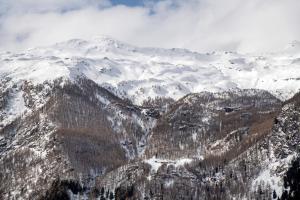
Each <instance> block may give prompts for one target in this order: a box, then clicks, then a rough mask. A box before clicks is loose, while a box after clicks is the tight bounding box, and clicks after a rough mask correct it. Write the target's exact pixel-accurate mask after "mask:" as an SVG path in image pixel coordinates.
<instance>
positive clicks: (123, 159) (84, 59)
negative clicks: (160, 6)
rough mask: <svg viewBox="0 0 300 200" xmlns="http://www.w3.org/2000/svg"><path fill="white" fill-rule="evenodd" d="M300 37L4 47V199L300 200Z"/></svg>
mask: <svg viewBox="0 0 300 200" xmlns="http://www.w3.org/2000/svg"><path fill="white" fill-rule="evenodd" d="M299 89H300V42H297V41H294V42H292V43H291V44H289V45H288V46H287V47H286V48H284V49H283V50H282V51H280V52H274V53H264V54H259V55H255V54H240V53H237V52H210V53H205V54H201V53H197V52H192V51H189V50H186V49H159V48H141V47H135V46H132V45H129V44H126V43H123V42H120V41H117V40H114V39H111V38H109V37H99V38H96V39H93V40H91V41H86V40H80V39H74V40H70V41H66V42H63V43H58V44H55V45H53V46H48V47H38V48H33V49H29V50H26V51H22V52H2V53H0V199H3V200H19V199H25V200H27V199H28V200H61V199H62V200H65V199H66V200H68V199H72V200H73V199H74V200H79V199H101V200H103V199H110V200H113V199H115V200H123V199H124V200H125V199H128V200H136V199H137V200H144V199H145V200H146V199H149V200H152V199H153V200H177V199H178V200H181V199H182V200H198V199H199V200H230V199H235V200H239V199H259V200H260V199H265V200H267V199H270V200H271V199H300V155H299V153H300V152H299V149H300V148H299V147H300V93H299Z"/></svg>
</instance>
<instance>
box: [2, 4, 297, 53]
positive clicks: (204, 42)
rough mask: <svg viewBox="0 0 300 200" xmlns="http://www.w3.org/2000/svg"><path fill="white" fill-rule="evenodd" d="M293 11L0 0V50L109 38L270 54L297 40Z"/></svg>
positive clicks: (273, 7)
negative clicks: (104, 36)
mask: <svg viewBox="0 0 300 200" xmlns="http://www.w3.org/2000/svg"><path fill="white" fill-rule="evenodd" d="M7 2H8V3H7ZM37 2H38V3H37ZM298 8H300V1H298V0H284V1H283V0H251V1H245V0H226V1H224V0H185V1H180V0H163V1H145V4H144V6H136V7H128V6H124V5H117V6H115V5H112V4H111V3H110V2H109V1H108V0H102V1H101V0H40V1H35V0H18V1H17V0H10V1H6V0H0V16H1V17H0V49H1V50H19V49H21V50H22V49H26V48H30V47H35V46H43V45H50V44H53V43H56V42H60V41H64V40H68V39H72V38H82V39H89V38H91V37H94V36H97V35H109V36H111V37H113V38H116V39H119V40H122V41H125V42H128V43H131V44H134V45H138V46H154V47H166V48H172V47H178V48H188V49H192V50H196V51H201V52H207V51H213V50H232V51H242V52H257V51H260V52H261V51H275V50H278V49H280V48H282V47H283V46H284V45H286V44H287V43H289V42H291V41H292V40H296V39H300V38H299V35H300V27H299V20H298V19H300V12H299V11H298Z"/></svg>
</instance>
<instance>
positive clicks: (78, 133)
mask: <svg viewBox="0 0 300 200" xmlns="http://www.w3.org/2000/svg"><path fill="white" fill-rule="evenodd" d="M62 81H63V80H56V81H54V82H53V83H49V84H42V85H39V86H33V85H31V84H30V83H29V82H25V83H24V84H23V85H22V86H21V88H20V89H19V90H20V91H22V93H24V95H23V96H21V97H22V98H21V99H23V98H24V100H25V102H30V104H28V103H24V104H25V106H24V107H25V108H26V110H27V112H26V113H24V114H22V115H21V116H16V118H15V119H13V120H12V121H11V122H10V123H9V124H7V125H4V127H3V128H2V129H1V132H0V136H1V138H0V139H1V140H0V141H1V149H0V150H1V151H0V155H1V157H0V162H1V167H0V182H1V183H2V184H1V186H0V187H1V188H0V191H1V197H2V198H4V199H20V198H26V199H37V198H38V196H39V195H41V194H42V193H43V190H45V189H46V188H48V187H49V186H50V185H51V183H52V182H53V181H55V180H57V179H58V178H59V179H67V180H69V179H71V180H76V181H81V184H83V185H85V187H89V185H90V184H92V183H90V182H91V181H92V180H93V179H94V177H95V176H99V175H101V174H105V173H107V172H109V171H111V170H112V169H114V168H116V167H118V166H121V165H123V164H125V163H126V162H128V160H131V159H134V158H136V157H137V156H138V155H139V153H140V151H142V150H143V147H142V146H143V145H144V137H146V135H147V134H148V130H150V129H151V127H148V126H147V125H151V124H152V123H153V121H155V118H151V117H150V116H147V115H146V114H143V113H142V112H141V109H140V108H139V107H136V106H134V105H132V104H131V103H130V102H126V101H124V100H121V99H119V98H118V97H116V96H114V95H113V94H111V93H110V92H108V91H107V90H106V89H103V88H101V87H99V86H97V85H96V84H95V83H93V82H92V81H90V80H86V79H78V80H76V84H74V83H72V82H67V81H63V82H62ZM62 83H63V84H62ZM29 88H30V89H29ZM45 88H47V90H48V95H46V96H48V98H47V97H46V96H41V98H44V103H43V104H40V102H36V101H35V100H34V94H35V93H38V92H40V93H38V94H39V95H42V94H43V93H42V92H41V91H44V90H45ZM25 94H26V95H25ZM11 98H14V97H11ZM6 100H7V101H10V95H8V96H7V98H6ZM37 105H38V106H37ZM7 106H10V105H9V104H7ZM5 108H6V107H5V106H4V110H5ZM3 114H6V113H3ZM112 158H113V159H112ZM25 180H26V181H25Z"/></svg>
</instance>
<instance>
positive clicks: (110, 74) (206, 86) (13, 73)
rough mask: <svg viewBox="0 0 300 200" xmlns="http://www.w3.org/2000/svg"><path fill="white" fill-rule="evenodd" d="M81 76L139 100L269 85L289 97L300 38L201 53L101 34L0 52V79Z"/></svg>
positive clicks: (298, 68)
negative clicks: (279, 47)
mask: <svg viewBox="0 0 300 200" xmlns="http://www.w3.org/2000/svg"><path fill="white" fill-rule="evenodd" d="M77 76H85V77H87V78H89V79H91V80H93V81H95V82H96V83H98V84H99V85H101V86H104V87H106V88H107V89H109V90H110V91H112V92H114V93H115V94H117V95H119V96H121V97H127V98H130V99H131V100H133V102H135V103H137V104H141V103H142V102H143V100H145V99H147V98H148V97H151V98H155V97H157V96H162V97H171V98H174V99H178V98H180V97H182V96H184V95H186V94H188V93H194V92H201V91H212V92H214V91H220V90H228V89H231V88H241V89H248V88H256V89H265V90H268V91H270V92H271V93H273V94H274V95H275V96H277V97H279V98H281V99H287V98H289V97H291V96H292V95H293V94H295V93H296V92H297V91H298V90H299V88H300V43H299V42H293V43H291V44H290V45H289V46H288V47H287V48H285V49H284V50H283V51H282V52H278V53H270V54H264V55H249V54H247V55H243V54H238V53H234V52H212V53H207V54H200V53H197V52H191V51H189V50H186V49H157V48H139V47H134V46H131V45H128V44H125V43H122V42H119V41H116V40H113V39H111V38H108V37H100V38H96V39H93V40H91V41H85V40H79V39H74V40H70V41H67V42H63V43H59V44H55V45H53V46H50V47H40V48H35V49H30V50H27V51H24V52H22V53H18V54H16V53H11V52H5V53H1V54H0V79H1V80H3V79H4V78H5V79H6V80H7V79H8V80H9V83H10V84H8V85H13V84H18V83H20V82H22V81H23V80H30V81H32V82H33V83H34V84H38V83H43V82H44V81H46V80H48V81H51V80H54V79H57V78H59V77H63V78H65V79H71V80H74V78H76V77H77Z"/></svg>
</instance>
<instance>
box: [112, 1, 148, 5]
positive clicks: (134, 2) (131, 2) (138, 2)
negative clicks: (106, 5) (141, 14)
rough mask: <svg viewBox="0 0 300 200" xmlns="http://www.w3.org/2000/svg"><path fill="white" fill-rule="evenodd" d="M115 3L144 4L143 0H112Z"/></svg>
mask: <svg viewBox="0 0 300 200" xmlns="http://www.w3.org/2000/svg"><path fill="white" fill-rule="evenodd" d="M111 2H112V3H113V4H114V5H118V4H122V5H127V6H140V5H143V0H112V1H111Z"/></svg>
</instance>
